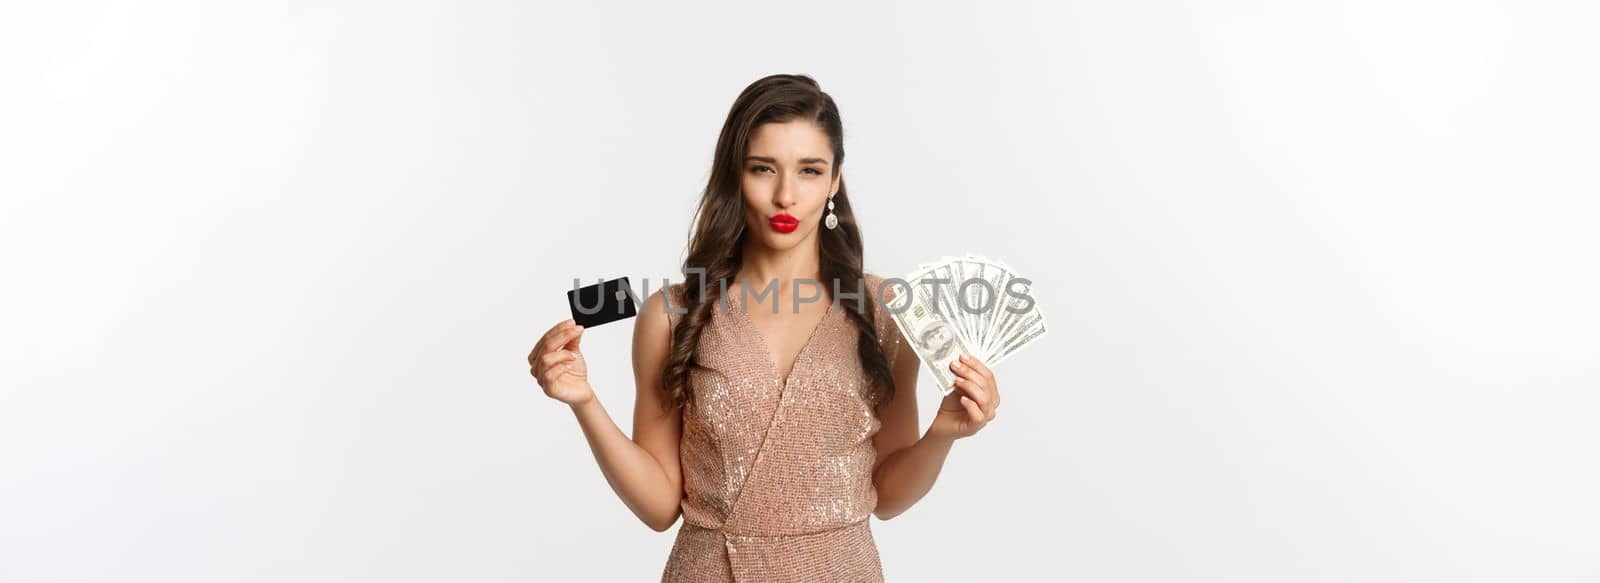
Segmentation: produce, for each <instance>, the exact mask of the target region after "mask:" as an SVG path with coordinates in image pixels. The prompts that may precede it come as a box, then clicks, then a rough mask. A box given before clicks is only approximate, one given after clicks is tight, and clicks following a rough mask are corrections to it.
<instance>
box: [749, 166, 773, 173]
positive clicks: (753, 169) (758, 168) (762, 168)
mask: <svg viewBox="0 0 1600 583" xmlns="http://www.w3.org/2000/svg"><path fill="white" fill-rule="evenodd" d="M750 171H751V172H771V171H772V168H771V167H769V166H751V167H750Z"/></svg>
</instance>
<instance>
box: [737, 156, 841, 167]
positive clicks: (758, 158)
mask: <svg viewBox="0 0 1600 583" xmlns="http://www.w3.org/2000/svg"><path fill="white" fill-rule="evenodd" d="M744 161H746V162H750V161H755V162H766V163H768V164H777V163H778V159H777V158H773V157H771V156H745V157H744ZM800 163H801V164H821V165H823V166H827V165H828V160H827V159H826V158H801V159H800Z"/></svg>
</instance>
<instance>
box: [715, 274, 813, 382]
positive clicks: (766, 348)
mask: <svg viewBox="0 0 1600 583" xmlns="http://www.w3.org/2000/svg"><path fill="white" fill-rule="evenodd" d="M738 301H739V307H738V312H739V319H740V320H742V321H744V323H745V325H746V326H748V327H749V328H750V332H751V333H752V334H754V335H755V337H756V343H757V344H760V345H761V352H762V355H763V357H764V358H763V360H766V361H767V370H768V371H769V372H770V373H771V377H772V380H773V381H775V382H777V383H778V387H779V388H784V387H788V386H789V379H790V378H792V377H794V367H796V366H799V365H800V359H801V358H804V357H805V355H806V351H807V350H809V349H811V342H812V341H813V340H816V339H817V333H818V332H820V331H821V330H822V325H823V324H826V323H827V322H828V318H829V317H831V316H833V301H832V300H829V301H828V309H827V311H824V312H823V313H822V317H821V318H819V319H817V325H816V326H814V327H812V328H811V336H809V337H807V338H806V342H805V344H801V345H800V351H799V352H796V353H795V354H794V362H793V363H790V364H789V372H788V374H784V375H783V376H778V375H779V374H780V373H779V372H778V361H777V360H776V358H775V357H776V356H777V354H775V353H774V352H773V351H772V346H771V345H769V344H767V337H766V336H764V335H762V334H761V329H760V328H757V327H756V323H755V321H754V320H751V319H750V315H749V314H748V313H746V312H745V310H747V309H748V308H747V307H746V306H745V303H744V296H743V294H740V296H739V299H738Z"/></svg>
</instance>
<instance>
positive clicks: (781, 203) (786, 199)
mask: <svg viewBox="0 0 1600 583" xmlns="http://www.w3.org/2000/svg"><path fill="white" fill-rule="evenodd" d="M791 190H792V189H791V188H790V186H789V179H788V178H785V177H782V176H780V177H778V188H777V190H774V191H772V204H775V205H778V208H781V209H786V208H789V207H791V206H794V193H793V192H791Z"/></svg>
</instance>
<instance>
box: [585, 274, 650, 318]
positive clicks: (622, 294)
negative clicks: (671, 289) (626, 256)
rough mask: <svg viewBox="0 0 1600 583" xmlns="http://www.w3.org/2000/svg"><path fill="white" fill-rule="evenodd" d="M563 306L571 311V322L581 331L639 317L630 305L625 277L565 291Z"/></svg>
mask: <svg viewBox="0 0 1600 583" xmlns="http://www.w3.org/2000/svg"><path fill="white" fill-rule="evenodd" d="M567 304H568V307H571V308H572V321H574V322H577V323H578V325H579V326H583V327H585V328H588V327H590V326H599V325H601V324H605V323H607V322H615V321H617V320H625V319H628V318H632V317H634V316H636V315H638V314H639V312H638V311H637V309H635V308H634V305H633V288H632V287H630V286H629V285H628V278H626V277H619V278H617V279H613V280H610V281H602V282H600V283H597V284H594V285H586V286H583V287H580V288H578V289H575V290H571V291H568V292H567Z"/></svg>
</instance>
